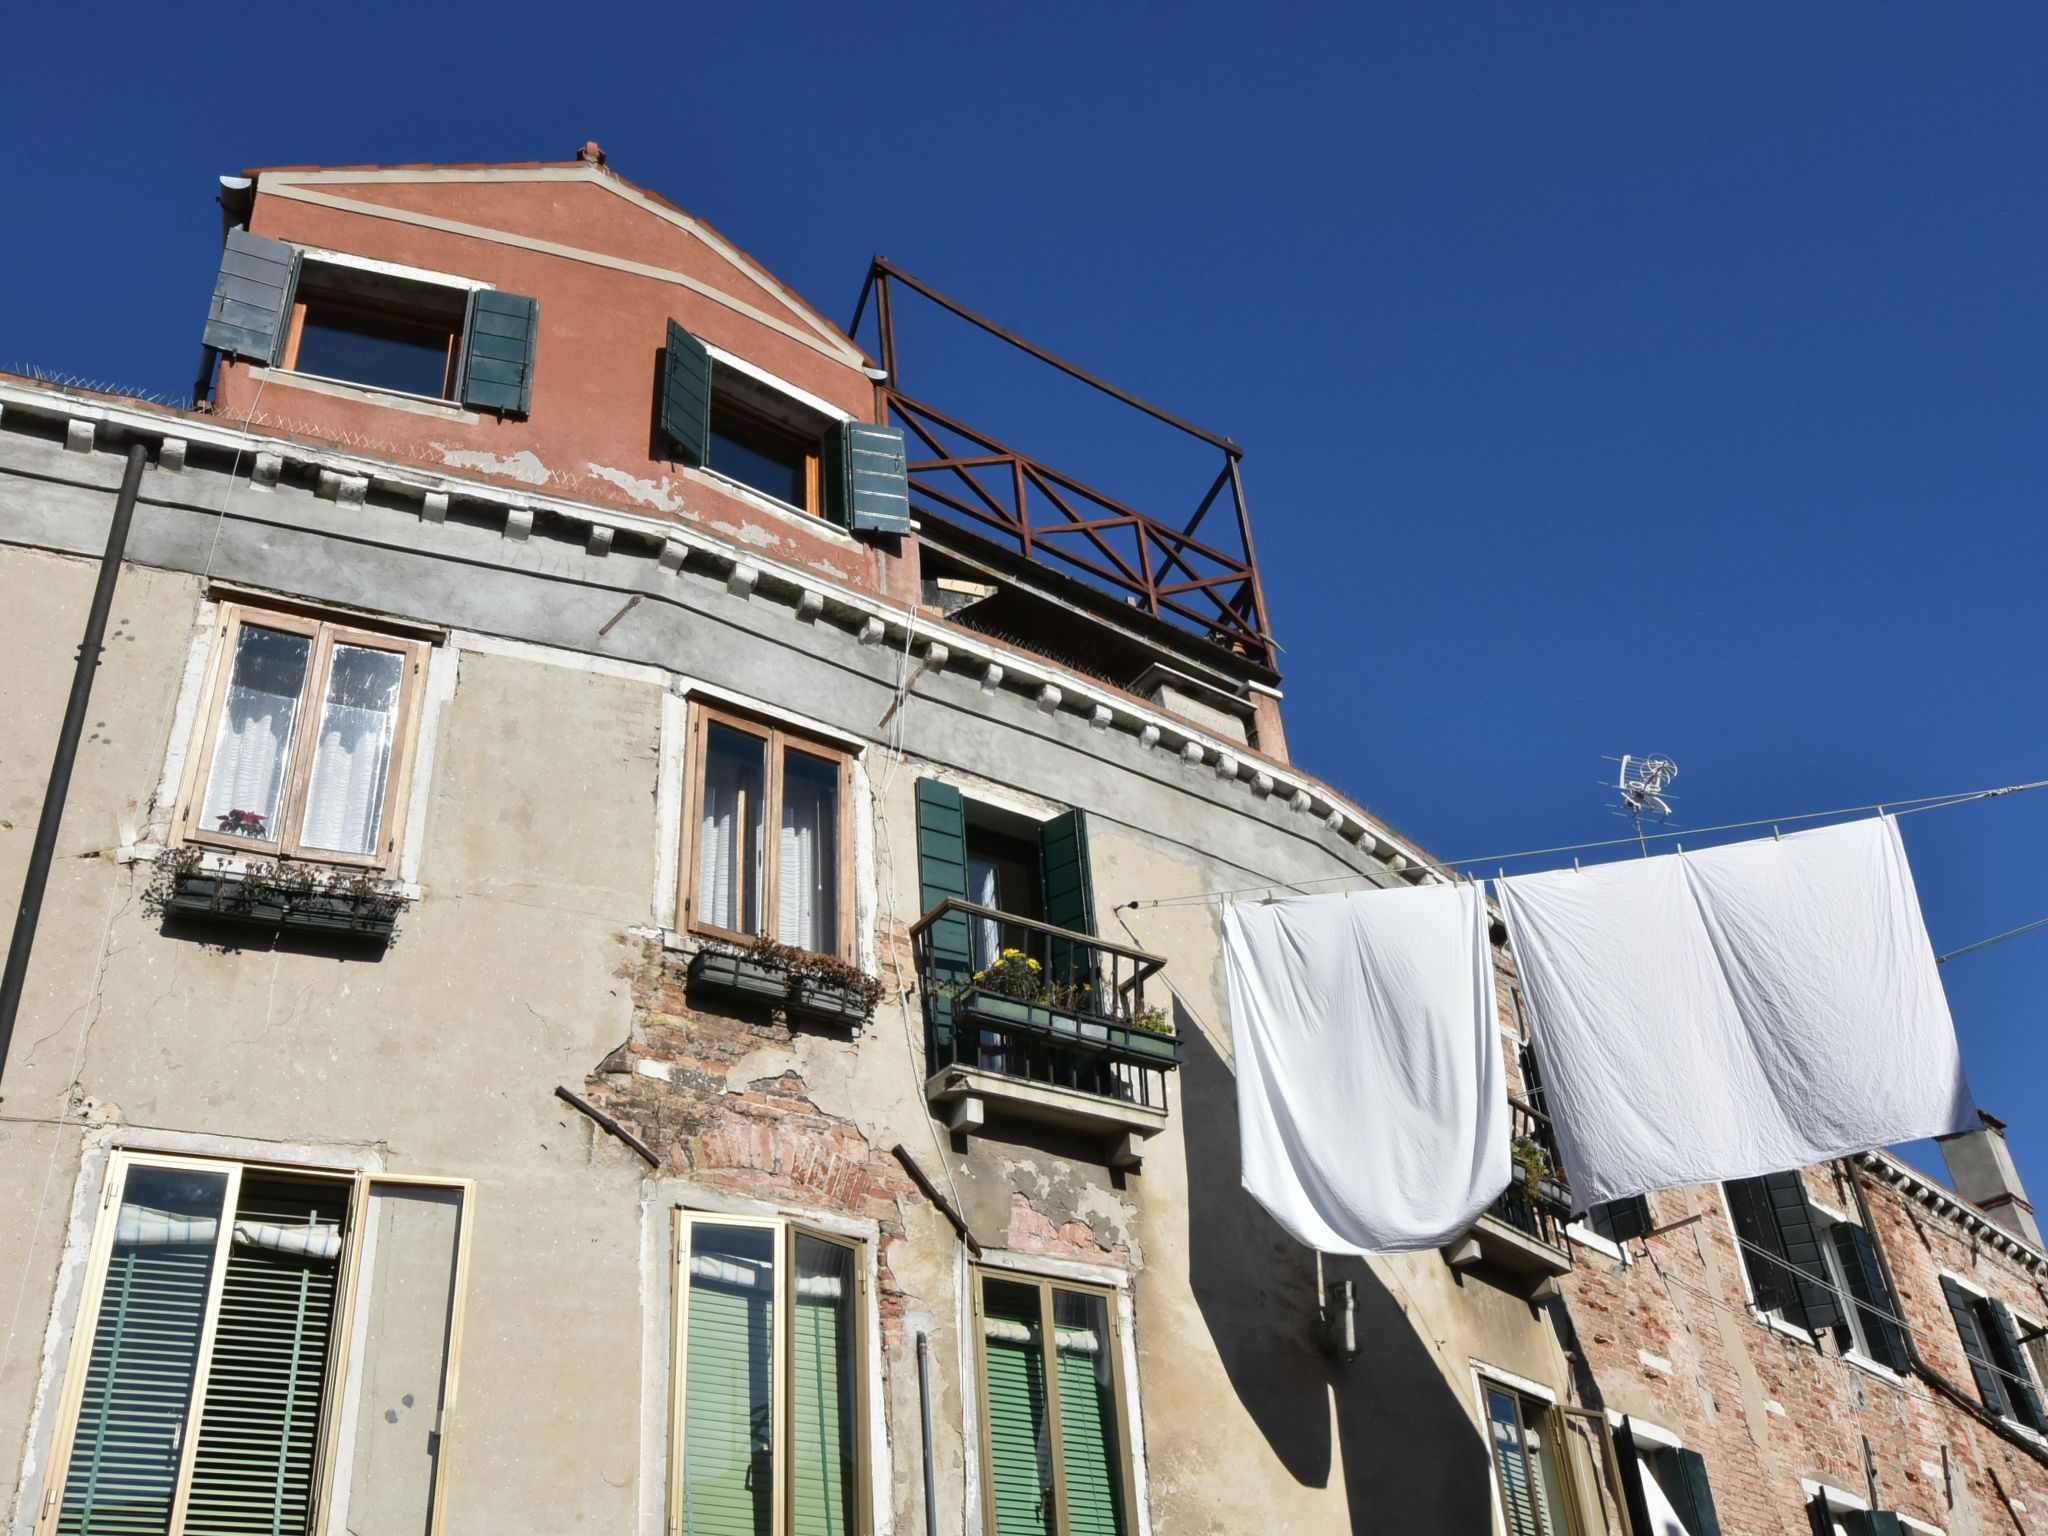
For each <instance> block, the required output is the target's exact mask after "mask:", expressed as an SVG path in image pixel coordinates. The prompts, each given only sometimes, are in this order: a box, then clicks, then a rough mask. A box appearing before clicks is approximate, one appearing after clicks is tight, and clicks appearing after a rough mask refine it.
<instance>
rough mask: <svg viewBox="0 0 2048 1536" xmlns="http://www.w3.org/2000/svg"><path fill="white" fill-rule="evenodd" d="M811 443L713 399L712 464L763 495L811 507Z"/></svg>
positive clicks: (805, 508)
mask: <svg viewBox="0 0 2048 1536" xmlns="http://www.w3.org/2000/svg"><path fill="white" fill-rule="evenodd" d="M812 446H813V445H812V444H810V443H807V442H805V441H803V439H801V438H799V437H795V436H793V435H791V434H790V433H787V432H782V431H778V430H777V429H776V428H774V427H771V426H769V425H767V424H766V423H765V422H759V421H756V420H754V418H752V417H751V416H743V415H741V414H740V413H739V412H737V411H734V410H731V409H729V408H728V407H726V406H724V405H722V404H720V403H719V402H718V401H717V400H716V399H714V400H713V401H712V402H711V467H712V468H713V469H715V470H717V471H718V472H719V473H720V474H721V475H730V476H731V477H732V478H733V479H735V480H738V481H740V482H741V483H742V484H745V485H751V486H752V487H753V488H754V489H755V490H757V491H760V492H761V493H762V494H763V495H767V496H773V497H774V498H775V499H776V500H777V501H781V502H787V503H788V504H789V505H790V506H792V507H801V508H803V509H804V510H806V511H808V510H810V507H809V503H810V456H811V450H812Z"/></svg>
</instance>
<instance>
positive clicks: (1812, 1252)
mask: <svg viewBox="0 0 2048 1536" xmlns="http://www.w3.org/2000/svg"><path fill="white" fill-rule="evenodd" d="M1763 1183H1764V1189H1765V1190H1766V1191H1767V1192H1768V1194H1769V1196H1770V1206H1771V1215H1772V1217H1773V1219H1774V1220H1775V1221H1776V1222H1777V1224H1778V1246H1779V1251H1780V1252H1781V1253H1783V1254H1784V1256H1785V1262H1786V1263H1788V1264H1790V1265H1791V1266H1792V1267H1793V1269H1795V1270H1797V1271H1798V1272H1799V1273H1798V1277H1797V1278H1796V1279H1795V1280H1794V1282H1793V1283H1794V1285H1795V1287H1796V1288H1797V1292H1798V1298H1799V1300H1798V1309H1799V1310H1798V1313H1797V1314H1796V1315H1791V1316H1790V1320H1791V1321H1793V1322H1797V1323H1800V1324H1801V1325H1802V1326H1804V1327H1805V1328H1806V1329H1807V1330H1808V1331H1809V1332H1812V1333H1818V1332H1819V1331H1820V1330H1821V1329H1823V1328H1832V1327H1834V1326H1835V1324H1837V1323H1839V1322H1840V1321H1842V1308H1841V1304H1840V1303H1839V1302H1838V1301H1837V1300H1836V1298H1835V1292H1834V1281H1833V1279H1832V1277H1831V1276H1830V1275H1829V1274H1828V1261H1827V1255H1826V1254H1824V1253H1822V1252H1821V1247H1820V1242H1821V1238H1820V1225H1819V1223H1818V1222H1816V1221H1815V1220H1814V1219H1813V1207H1811V1206H1810V1205H1808V1204H1807V1203H1806V1181H1805V1180H1803V1179H1802V1178H1800V1176H1799V1173H1798V1171H1797V1170H1796V1169H1795V1170H1793V1171H1791V1172H1788V1173H1767V1174H1765V1175H1764V1179H1763Z"/></svg>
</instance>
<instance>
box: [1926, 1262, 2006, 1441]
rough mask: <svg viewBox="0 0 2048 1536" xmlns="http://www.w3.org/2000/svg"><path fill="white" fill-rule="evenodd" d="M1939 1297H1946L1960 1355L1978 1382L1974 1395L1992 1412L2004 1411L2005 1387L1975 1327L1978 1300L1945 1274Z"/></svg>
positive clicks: (1985, 1342)
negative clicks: (1959, 1341) (1966, 1360)
mask: <svg viewBox="0 0 2048 1536" xmlns="http://www.w3.org/2000/svg"><path fill="white" fill-rule="evenodd" d="M1941 1292H1942V1295H1944V1296H1945V1297H1947V1298H1948V1310H1949V1316H1951V1317H1953V1318H1954V1319H1955V1321H1956V1333H1957V1335H1958V1336H1959V1337H1960V1338H1961V1339H1962V1341H1963V1354H1964V1356H1965V1357H1967V1358H1968V1360H1969V1362H1970V1374H1971V1375H1972V1376H1974V1377H1976V1379H1977V1395H1978V1396H1979V1397H1981V1398H1983V1399H1984V1406H1985V1407H1986V1408H1989V1409H1990V1410H1991V1411H1992V1412H1993V1413H2004V1412H2005V1411H2006V1400H2005V1388H2004V1387H2003V1386H2002V1385H2001V1384H2000V1381H1999V1375H1998V1371H1997V1369H1996V1368H1995V1367H1994V1366H1993V1365H1992V1363H1991V1344H1990V1341H1989V1340H1987V1339H1986V1338H1985V1337H1984V1330H1983V1329H1982V1328H1980V1327H1978V1325H1977V1306H1976V1303H1977V1298H1976V1297H1975V1296H1972V1295H1971V1294H1970V1293H1969V1292H1968V1291H1966V1290H1964V1289H1963V1288H1962V1287H1961V1286H1960V1285H1957V1284H1956V1283H1955V1281H1953V1280H1951V1279H1949V1277H1948V1276H1947V1275H1943V1276H1942V1277H1941Z"/></svg>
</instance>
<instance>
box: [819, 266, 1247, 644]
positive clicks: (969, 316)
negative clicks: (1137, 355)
mask: <svg viewBox="0 0 2048 1536" xmlns="http://www.w3.org/2000/svg"><path fill="white" fill-rule="evenodd" d="M897 284H901V285H902V286H903V287H905V288H907V289H909V290H910V291H911V292H913V293H916V294H918V295H919V296H921V297H923V298H925V299H927V300H929V301H930V302H932V303H934V304H936V305H938V306H939V307H940V308H942V309H945V310H947V311H949V312H950V313H951V314H953V315H955V316H956V317H958V318H959V319H961V320H964V321H966V322H967V323H969V324H971V325H974V326H976V327H978V328H979V329H981V330H983V331H985V332H987V333H988V334H989V335H991V336H994V337H996V338H997V339H998V340H1000V341H1003V342H1005V343H1007V344H1008V345H1010V346H1013V347H1016V348H1017V349H1019V350H1020V351H1022V352H1025V353H1027V354H1028V355H1030V356H1031V357H1034V358H1036V359H1038V360H1039V361H1040V362H1042V363H1045V364H1046V365H1048V366H1049V367H1052V368H1055V369H1057V370H1059V371H1060V372H1062V373H1064V374H1067V375H1068V376H1069V377H1071V378H1074V379H1077V380H1079V381H1080V382H1082V383H1083V384H1086V385H1088V386H1089V387H1091V388H1093V389H1096V390H1100V391H1101V392H1102V393H1104V394H1106V395H1109V396H1110V397H1111V398H1113V399H1115V400H1118V401H1120V402H1122V403H1123V404H1124V405H1127V406H1129V407H1131V408H1132V409H1134V410H1137V411H1140V412H1142V413H1144V414H1145V415H1147V416H1150V417H1152V418H1153V419H1154V420H1156V421H1160V422H1163V423H1165V424H1166V425H1167V426H1170V427H1173V428H1175V429H1176V430H1177V431H1180V432H1182V433H1185V434H1186V435H1188V436H1190V437H1192V438H1195V439H1197V440H1198V441H1200V442H1203V443H1206V444H1208V445H1209V446H1211V447H1212V448H1215V449H1217V450H1218V451H1220V452H1221V454H1222V456H1223V463H1222V465H1221V467H1220V468H1219V469H1218V471H1217V474H1216V477H1215V479H1214V480H1213V481H1212V482H1211V483H1210V485H1209V489H1208V491H1207V493H1206V494H1205V495H1204V496H1203V497H1202V499H1201V501H1200V502H1199V503H1198V504H1197V505H1196V506H1195V508H1194V510H1193V512H1192V513H1191V514H1189V515H1188V516H1187V518H1186V519H1185V521H1181V522H1178V523H1176V522H1173V521H1169V520H1167V519H1164V518H1160V517H1155V516H1153V515H1151V514H1150V513H1146V512H1141V511H1139V510H1138V509H1136V508H1135V507H1132V506H1130V505H1128V504H1127V503H1125V502H1122V501H1119V500H1118V499H1117V498H1115V497H1113V496H1110V495H1108V494H1107V493H1105V492H1103V491H1099V490H1097V489H1095V488H1094V487H1092V486H1090V485H1087V484H1085V483H1084V482H1082V481H1081V480H1078V479H1076V478H1075V477H1074V476H1072V475H1069V474H1066V473H1063V472H1062V471H1060V470H1057V469H1054V468H1053V467H1052V466H1050V465H1048V464H1045V463H1043V462H1042V461H1040V460H1037V459H1034V458H1032V457H1030V456H1028V455H1026V454H1024V453H1021V452H1019V451H1018V450H1016V449H1014V448H1012V447H1010V446H1009V445H1008V444H1006V443H1005V442H1003V441H1001V440H999V439H997V438H996V437H995V436H993V435H992V434H990V433H988V432H986V431H983V430H981V429H978V428H974V427H970V426H968V425H967V424H965V423H964V422H961V421H959V420H957V419H956V418H954V417H953V416H951V415H949V414H947V413H946V412H945V411H943V410H941V409H939V408H938V407H937V406H935V405H932V404H929V403H927V402H926V401H923V400H920V399H917V398H916V397H914V396H912V395H910V394H908V393H907V392H905V391H904V390H903V389H902V388H901V374H900V373H899V371H898V369H899V358H898V353H897V338H896V316H895V308H894V300H895V293H894V287H895V285H897ZM870 294H872V295H873V296H874V299H875V314H876V324H877V328H878V331H879V336H880V357H881V366H882V370H883V373H884V374H885V375H886V377H885V378H884V379H883V380H882V381H881V383H880V384H879V386H878V392H879V394H880V396H881V398H882V402H883V405H884V407H885V409H886V411H887V414H888V418H889V419H890V420H892V421H894V422H895V423H896V424H897V425H899V426H901V427H902V428H903V430H904V433H905V437H906V446H907V448H908V452H909V466H908V467H909V475H910V490H911V506H912V510H913V512H919V513H923V514H925V515H929V516H936V517H939V518H942V519H944V520H945V521H947V522H949V523H952V524H955V525H957V526H962V527H965V528H967V529H968V530H969V531H970V532H973V533H975V534H978V535H980V536H981V537H983V538H986V539H990V540H991V541H992V542H994V543H996V544H998V545H999V546H1003V547H1009V548H1014V549H1015V550H1016V551H1017V553H1018V554H1020V555H1022V556H1023V557H1024V558H1026V559H1028V560H1033V561H1037V562H1041V563H1049V564H1052V565H1054V566H1056V567H1057V568H1062V569H1064V570H1065V572H1066V573H1067V574H1069V575H1075V576H1078V577H1080V578H1081V579H1082V580H1084V581H1086V582H1088V583H1090V584H1091V585H1094V586H1096V587H1098V588H1103V589H1106V590H1108V591H1109V592H1111V593H1112V594H1115V595H1118V596H1122V597H1123V598H1125V599H1126V600H1127V601H1128V600H1135V606H1137V607H1139V608H1140V609H1142V610H1143V611H1144V612H1146V613H1149V614H1150V615H1151V616H1152V617H1154V618H1155V619H1161V620H1164V621H1165V622H1167V623H1171V624H1174V625H1176V626H1178V627H1179V628H1182V629H1185V630H1190V631H1192V632H1194V633H1196V634H1198V635H1201V636H1203V637H1205V638H1207V639H1211V640H1214V641H1217V642H1219V643H1220V644H1222V645H1224V646H1225V647H1227V648H1229V649H1230V650H1232V651H1234V652H1236V653H1237V654H1239V655H1242V656H1244V657H1246V658H1247V659H1249V660H1251V661H1253V662H1256V663H1257V664H1259V665H1261V666H1264V667H1266V668H1268V669H1271V668H1272V667H1273V666H1274V652H1275V649H1276V648H1275V646H1274V644H1273V639H1272V631H1271V627H1270V625H1269V623H1268V620H1267V616H1266V600H1265V593H1264V589H1263V588H1262V586H1261V585H1260V581H1259V568H1258V557H1257V555H1256V553H1255V552H1254V550H1253V548H1252V531H1251V520H1250V518H1249V516H1248V515H1247V513H1246V510H1245V499H1244V481H1243V478H1242V476H1241V474H1240V473H1239V469H1238V461H1239V459H1240V458H1241V457H1242V452H1243V451H1242V450H1241V449H1240V448H1239V447H1238V446H1237V445H1236V444H1235V443H1233V442H1231V441H1230V439H1228V438H1226V437H1219V436H1218V435H1216V434H1215V433H1213V432H1207V431H1204V430H1203V429H1202V428H1200V427H1197V426H1195V425H1194V424H1193V423H1191V422H1188V421H1184V420H1183V419H1181V418H1180V417H1178V416H1176V415H1174V414H1172V413H1171V412H1169V411H1166V410H1162V409H1161V408H1160V407H1158V406H1156V405H1153V404H1151V403H1150V402H1149V401H1146V400H1142V399H1140V398H1139V397H1138V396H1136V395H1133V394H1131V393H1129V392H1128V391H1126V390H1123V389H1119V388H1118V387H1117V386H1116V385H1114V384H1111V383H1109V382H1108V381H1107V380H1105V379H1102V378H1099V377H1097V376H1096V375H1095V374H1092V373H1090V372H1088V371H1087V370H1086V369H1085V368H1082V367H1080V366H1079V365H1078V364H1075V363H1071V362H1068V361H1067V360H1066V359H1065V358H1062V357H1059V356H1057V355H1056V354H1054V353H1052V352H1048V351H1046V350H1045V349H1044V348H1043V347H1039V346H1036V345H1034V344H1033V343H1031V342H1029V341H1026V340H1024V338H1022V337H1021V336H1018V335H1016V334H1015V333H1013V332H1011V331H1009V330H1006V329H1005V328H1004V327H1002V326H1000V325H998V324H997V323H996V322H995V321H993V320H990V319H988V318H986V317H985V316H982V315H979V314H976V313H975V312H974V311H973V310H971V309H968V308H967V307H966V306H965V305H963V304H960V303H959V302H957V301H956V300H954V299H951V298H949V297H947V296H946V295H945V294H943V293H941V292H939V291H938V290H937V289H936V288H933V287H931V286H930V285H929V284H927V283H924V282H921V281H920V280H919V279H917V278H915V277H913V276H911V275H910V274H909V273H907V272H905V271H904V270H903V269H902V268H900V267H898V266H895V265H894V264H893V263H891V262H890V261H889V260H888V259H887V258H886V257H881V256H877V257H876V258H875V259H874V262H873V264H872V265H871V266H870V267H869V269H868V277H867V281H866V282H865V283H864V284H863V285H862V287H861V295H860V303H859V305H858V306H857V307H856V309H855V311H854V317H853V325H852V326H851V327H849V334H851V333H852V332H853V331H856V330H858V329H859V326H860V323H861V318H862V316H863V315H864V314H865V313H866V309H867V302H868V298H869V296H870ZM920 455H923V456H920ZM1220 506H1227V507H1228V508H1229V510H1230V513H1231V516H1230V518H1229V519H1228V520H1227V522H1226V521H1225V520H1223V519H1218V520H1217V521H1216V522H1214V523H1211V522H1210V515H1211V513H1212V512H1215V511H1216V510H1217V508H1219V507H1220ZM1198 532H1203V533H1206V537H1197V534H1198Z"/></svg>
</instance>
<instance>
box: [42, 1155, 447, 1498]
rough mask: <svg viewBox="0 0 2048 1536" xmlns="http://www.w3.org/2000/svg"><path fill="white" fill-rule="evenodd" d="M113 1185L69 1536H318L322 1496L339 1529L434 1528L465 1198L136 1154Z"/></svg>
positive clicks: (63, 1427)
mask: <svg viewBox="0 0 2048 1536" xmlns="http://www.w3.org/2000/svg"><path fill="white" fill-rule="evenodd" d="M108 1178H109V1180H110V1181H111V1183H112V1185H113V1187H114V1188H116V1189H118V1190H119V1191H120V1201H119V1204H118V1205H117V1206H116V1208H115V1210H114V1212H113V1214H112V1216H111V1218H110V1219H107V1220H106V1222H105V1225H104V1226H103V1228H102V1231H101V1233H100V1236H99V1241H98V1244H97V1245H96V1251H95V1259H94V1262H93V1266H92V1269H91V1271H90V1273H89V1279H88V1285H87V1292H86V1304H85V1312H84V1314H83V1315H87V1316H90V1317H91V1318H92V1325H91V1327H90V1328H89V1329H88V1330H85V1331H83V1332H82V1333H81V1335H80V1336H79V1338H78V1339H77V1340H76V1341H75V1343H74V1346H73V1352H72V1353H73V1359H72V1375H73V1380H74V1382H75V1383H76V1386H75V1387H74V1389H73V1390H74V1391H75V1394H76V1398H75V1401H76V1407H75V1408H74V1409H73V1410H71V1411H70V1412H68V1413H67V1415H66V1416H65V1418H64V1420H63V1422H62V1423H61V1424H60V1426H59V1430H58V1442H57V1447H56V1456H55V1459H54V1462H53V1464H55V1465H60V1466H61V1467H62V1468H63V1471H62V1484H61V1494H60V1496H58V1497H57V1498H55V1499H54V1501H53V1502H54V1505H55V1508H56V1512H57V1513H56V1520H55V1523H54V1529H55V1530H56V1531H57V1532H58V1533H59V1536H102V1533H120V1536H135V1533H140V1536H203V1533H219V1532H234V1533H237V1536H305V1533H307V1532H310V1531H312V1530H313V1529H315V1527H316V1526H317V1524H318V1523H319V1512H320V1509H321V1506H322V1503H323V1501H325V1500H326V1499H328V1498H331V1499H332V1500H333V1504H334V1511H333V1516H332V1521H331V1524H332V1527H333V1528H334V1529H337V1530H340V1529H347V1530H351V1531H355V1532H359V1533H362V1536H416V1533H418V1532H421V1531H425V1530H428V1529H430V1528H431V1518H432V1514H433V1507H434V1502H435V1499H436V1497H437V1492H438V1483H439V1472H440V1447H441V1442H442V1434H443V1430H444V1414H445V1412H446V1410H447V1408H448V1406H449V1403H448V1400H447V1394H446V1383H447V1380H448V1373H449V1370H450V1366H451V1361H450V1358H449V1347H450V1346H449V1341H450V1339H451V1337H452V1335H453V1319H454V1314H455V1309H456V1305H457V1301H458V1298H459V1296H460V1293H461V1281H462V1263H463V1254H462V1252H461V1250H460V1248H459V1246H458V1237H459V1234H460V1231H461V1225H462V1220H463V1217H464V1212H465V1201H466V1198H467V1196H466V1186H461V1185H446V1184H438V1185H437V1184H413V1183H407V1184H403V1185H387V1184H386V1183H385V1181H382V1180H369V1179H364V1178H352V1177H349V1176H346V1175H341V1176H336V1175H327V1174H311V1173H298V1172H292V1171H289V1170H277V1169H271V1168H254V1167H246V1168H245V1167H243V1166H241V1165H238V1164H233V1163H206V1162H201V1161H199V1160H196V1159H183V1158H157V1157H129V1156H127V1155H125V1154H122V1155H117V1156H116V1158H115V1161H114V1164H113V1167H112V1168H111V1169H110V1171H109V1174H108ZM398 1209H403V1210H404V1211H406V1212H408V1213H410V1214H408V1215H407V1216H406V1217H405V1218H404V1219H394V1212H395V1211H396V1210H398ZM365 1212H367V1215H365V1214H364V1213H365ZM422 1212H426V1213H431V1214H427V1215H425V1216H424V1217H423V1216H422V1215H421V1214H420V1213H422ZM350 1276H354V1277H355V1279H354V1280H353V1281H351V1279H350V1278H349V1277H350ZM351 1290H352V1291H353V1295H354V1301H355V1304H356V1308H357V1322H356V1326H355V1330H354V1337H353V1338H351V1339H343V1338H342V1337H341V1330H340V1328H339V1326H338V1319H339V1318H340V1317H341V1316H342V1315H343V1314H344V1312H345V1311H346V1310H347V1305H346V1304H347V1299H348V1296H349V1293H350V1292H351ZM394 1317H396V1318H399V1319H401V1320H402V1321H400V1322H399V1323H398V1324H396V1325H395V1326H394V1323H393V1319H394ZM337 1393H339V1394H340V1404H339V1407H337V1402H336V1394H337ZM351 1405H353V1406H351ZM343 1425H346V1426H347V1432H346V1433H345V1434H342V1435H340V1436H339V1438H338V1439H337V1438H336V1432H337V1429H338V1428H339V1427H340V1426H343ZM336 1453H338V1454H336ZM351 1464H352V1465H353V1468H354V1471H353V1474H352V1475H351V1474H346V1473H344V1474H336V1473H334V1472H333V1467H334V1466H336V1465H340V1466H344V1467H346V1466H349V1465H351ZM322 1469H326V1470H325V1471H323V1470H322ZM323 1477H326V1478H329V1479H331V1481H332V1484H333V1486H332V1488H331V1489H330V1488H329V1487H327V1486H325V1485H324V1484H323V1481H322V1479H323ZM366 1490H368V1491H367V1492H366Z"/></svg>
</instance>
